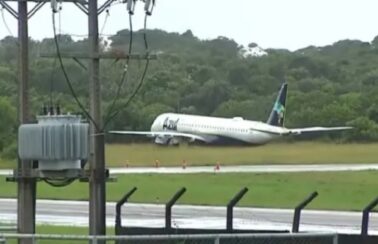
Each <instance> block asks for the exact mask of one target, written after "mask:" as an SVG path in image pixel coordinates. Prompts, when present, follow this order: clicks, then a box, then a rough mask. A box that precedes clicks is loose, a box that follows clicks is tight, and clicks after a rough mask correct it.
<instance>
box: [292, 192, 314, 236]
mask: <svg viewBox="0 0 378 244" xmlns="http://www.w3.org/2000/svg"><path fill="white" fill-rule="evenodd" d="M317 196H318V192H316V191H314V192H313V193H311V195H310V196H308V197H307V198H306V199H305V200H304V201H302V202H301V203H300V204H298V206H297V207H296V208H295V211H294V219H293V228H292V232H294V233H296V232H298V231H299V222H300V219H301V211H302V209H303V208H305V207H306V206H307V205H308V204H309V203H310V202H311V201H312V200H314V198H315V197H317Z"/></svg>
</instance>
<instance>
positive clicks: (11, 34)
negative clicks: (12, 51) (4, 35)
mask: <svg viewBox="0 0 378 244" xmlns="http://www.w3.org/2000/svg"><path fill="white" fill-rule="evenodd" d="M0 11H1V18H2V19H3V22H4V25H5V28H6V29H7V31H8V34H9V35H10V36H13V33H12V31H11V29H10V28H9V25H8V23H7V21H6V19H5V15H4V8H1V10H0Z"/></svg>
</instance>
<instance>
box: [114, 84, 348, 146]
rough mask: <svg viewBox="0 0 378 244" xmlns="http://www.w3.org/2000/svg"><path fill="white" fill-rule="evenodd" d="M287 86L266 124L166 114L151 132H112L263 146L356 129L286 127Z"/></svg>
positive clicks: (166, 141) (175, 141)
mask: <svg viewBox="0 0 378 244" xmlns="http://www.w3.org/2000/svg"><path fill="white" fill-rule="evenodd" d="M287 87H288V85H287V83H283V84H282V86H281V89H280V91H279V93H278V96H277V99H276V101H275V103H274V106H273V108H272V111H271V113H270V116H269V118H268V120H267V122H266V123H264V122H260V121H252V120H245V119H243V118H241V117H234V118H220V117H210V116H198V115H189V114H177V113H163V114H160V115H158V116H157V117H156V119H155V120H154V122H153V123H152V126H151V131H109V133H111V134H118V135H144V136H147V137H151V138H155V140H154V142H155V143H156V144H161V145H179V144H180V143H181V142H183V141H188V142H202V143H205V144H217V145H235V144H236V145H240V144H245V145H263V144H266V143H268V142H270V141H272V140H274V139H277V138H279V137H281V136H285V135H300V134H302V133H311V132H313V133H316V132H327V131H336V130H349V129H352V128H353V127H349V126H339V127H307V128H293V129H291V128H286V127H285V126H284V121H285V111H286V107H285V106H286V95H287Z"/></svg>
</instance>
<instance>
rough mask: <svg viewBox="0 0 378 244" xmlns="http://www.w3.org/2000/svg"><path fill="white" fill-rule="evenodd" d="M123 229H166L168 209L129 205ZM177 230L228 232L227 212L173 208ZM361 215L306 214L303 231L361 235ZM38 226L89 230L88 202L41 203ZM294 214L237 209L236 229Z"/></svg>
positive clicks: (6, 214)
mask: <svg viewBox="0 0 378 244" xmlns="http://www.w3.org/2000/svg"><path fill="white" fill-rule="evenodd" d="M16 207H17V204H16V200H15V199H0V222H2V223H10V224H14V223H15V222H16V219H17V218H16ZM106 211H107V217H106V223H107V226H114V223H115V203H107V206H106ZM122 211H123V214H122V224H123V226H143V227H147V226H150V227H159V226H164V206H163V205H155V204H131V203H127V204H126V205H125V206H124V207H123V209H122ZM172 212H173V218H172V224H173V226H178V227H192V228H225V226H226V208H225V207H208V206H192V205H176V206H174V207H173V211H172ZM361 216H362V214H361V213H359V212H346V211H317V210H304V211H303V214H302V218H301V226H300V230H301V231H310V230H311V231H322V232H339V233H359V232H360V225H361ZM36 218H37V223H39V224H49V225H67V226H88V202H79V201H55V200H38V201H37V217H36ZM292 219H293V210H291V209H267V208H235V210H234V228H238V229H249V228H253V229H263V230H264V229H265V230H266V229H275V230H291V224H292ZM370 230H371V231H369V233H370V234H378V214H375V213H374V214H371V216H370Z"/></svg>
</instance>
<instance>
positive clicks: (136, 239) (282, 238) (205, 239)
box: [0, 233, 339, 244]
mask: <svg viewBox="0 0 378 244" xmlns="http://www.w3.org/2000/svg"><path fill="white" fill-rule="evenodd" d="M1 238H2V239H4V240H6V241H8V240H20V239H31V240H32V243H33V244H34V243H37V241H39V240H49V241H54V243H55V242H57V241H83V243H84V242H86V243H88V241H90V242H91V243H92V244H97V243H98V242H99V241H104V240H105V241H125V243H134V244H138V243H143V244H145V243H160V244H165V243H176V241H181V242H182V241H184V242H185V243H186V244H198V243H202V244H212V243H214V244H219V243H226V244H227V243H229V244H236V243H240V241H242V242H243V243H246V241H248V242H249V243H252V242H254V241H257V240H258V241H259V242H258V243H262V241H263V243H266V244H284V243H298V244H299V243H301V244H312V243H318V244H339V243H338V238H337V234H335V233H286V234H196V235H148V236H146V235H137V236H128V235H126V236H125V235H122V236H118V235H117V236H114V235H107V236H91V235H51V234H0V240H1ZM181 242H180V243H181Z"/></svg>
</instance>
